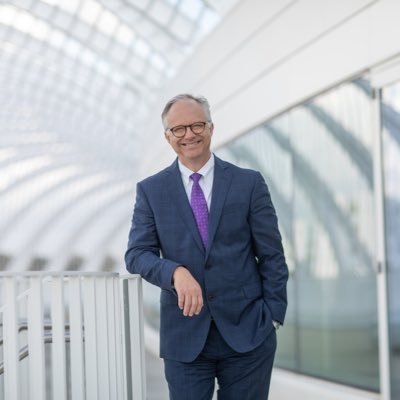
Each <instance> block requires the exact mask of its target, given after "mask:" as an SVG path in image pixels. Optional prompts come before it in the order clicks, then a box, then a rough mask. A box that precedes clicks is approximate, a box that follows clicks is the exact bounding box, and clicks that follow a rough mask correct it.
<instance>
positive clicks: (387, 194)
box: [382, 83, 400, 399]
mask: <svg viewBox="0 0 400 400" xmlns="http://www.w3.org/2000/svg"><path fill="white" fill-rule="evenodd" d="M382 100H383V102H382V122H383V162H384V204H385V236H386V261H387V268H388V292H389V293H388V300H389V323H390V327H389V329H390V357H391V385H392V399H398V398H400V379H399V376H400V291H399V288H398V286H399V282H400V246H399V238H400V83H397V84H395V85H393V86H391V87H388V88H386V89H384V90H383V98H382Z"/></svg>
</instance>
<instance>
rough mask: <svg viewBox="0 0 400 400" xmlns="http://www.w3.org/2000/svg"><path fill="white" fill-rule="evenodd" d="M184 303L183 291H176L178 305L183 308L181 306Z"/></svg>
mask: <svg viewBox="0 0 400 400" xmlns="http://www.w3.org/2000/svg"><path fill="white" fill-rule="evenodd" d="M184 305H185V296H184V295H183V293H178V307H179V308H180V309H181V310H183V307H184Z"/></svg>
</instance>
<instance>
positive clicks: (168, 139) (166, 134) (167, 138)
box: [164, 132, 171, 143]
mask: <svg viewBox="0 0 400 400" xmlns="http://www.w3.org/2000/svg"><path fill="white" fill-rule="evenodd" d="M164 136H165V140H166V141H167V142H168V143H170V142H171V138H170V137H169V135H168V133H167V132H164Z"/></svg>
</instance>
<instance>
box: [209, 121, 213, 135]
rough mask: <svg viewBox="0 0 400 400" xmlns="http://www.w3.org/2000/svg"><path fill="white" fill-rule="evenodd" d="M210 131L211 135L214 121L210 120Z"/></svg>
mask: <svg viewBox="0 0 400 400" xmlns="http://www.w3.org/2000/svg"><path fill="white" fill-rule="evenodd" d="M210 133H211V135H212V134H213V133H214V122H211V124H210Z"/></svg>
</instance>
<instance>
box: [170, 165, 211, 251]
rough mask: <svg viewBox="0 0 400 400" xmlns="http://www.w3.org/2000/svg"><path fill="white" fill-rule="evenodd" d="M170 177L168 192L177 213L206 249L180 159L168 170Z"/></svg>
mask: <svg viewBox="0 0 400 400" xmlns="http://www.w3.org/2000/svg"><path fill="white" fill-rule="evenodd" d="M167 172H168V178H167V179H166V184H167V185H168V186H167V187H168V188H169V190H168V192H169V194H170V196H171V201H173V203H174V204H175V205H176V209H177V213H178V214H179V215H180V216H181V218H182V219H183V220H184V222H185V223H186V225H187V227H188V229H189V232H190V233H191V234H192V236H193V238H194V241H195V242H196V244H197V246H198V247H199V248H200V249H201V250H202V251H204V246H203V242H202V240H201V237H200V233H199V230H198V229H197V225H196V221H195V219H194V215H193V211H192V207H191V206H190V203H189V200H188V198H187V194H186V191H185V188H184V186H183V182H182V177H181V172H180V171H179V166H178V160H176V161H175V162H174V163H173V164H172V165H171V166H170V167H169V168H168V170H167Z"/></svg>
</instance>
